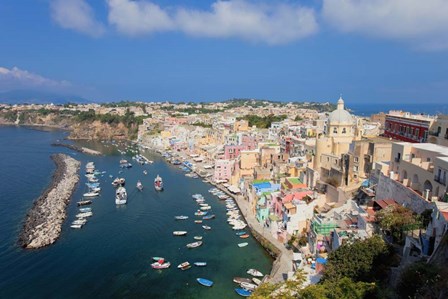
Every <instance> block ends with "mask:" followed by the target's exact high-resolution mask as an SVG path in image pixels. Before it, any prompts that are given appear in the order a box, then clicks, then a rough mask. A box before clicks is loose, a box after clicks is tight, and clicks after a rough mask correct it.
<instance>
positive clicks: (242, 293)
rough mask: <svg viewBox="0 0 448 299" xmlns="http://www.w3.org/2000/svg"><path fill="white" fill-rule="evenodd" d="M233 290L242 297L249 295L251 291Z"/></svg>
mask: <svg viewBox="0 0 448 299" xmlns="http://www.w3.org/2000/svg"><path fill="white" fill-rule="evenodd" d="M235 292H236V293H237V294H238V295H240V296H242V297H249V296H250V295H251V294H252V292H250V291H248V290H245V289H235Z"/></svg>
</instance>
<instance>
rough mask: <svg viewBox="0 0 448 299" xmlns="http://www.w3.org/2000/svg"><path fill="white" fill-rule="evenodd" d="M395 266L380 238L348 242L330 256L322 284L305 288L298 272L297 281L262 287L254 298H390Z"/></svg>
mask: <svg viewBox="0 0 448 299" xmlns="http://www.w3.org/2000/svg"><path fill="white" fill-rule="evenodd" d="M295 241H297V240H295ZM395 264H396V261H395V255H394V253H393V250H392V249H391V248H390V247H389V246H388V245H387V244H386V243H385V242H384V241H383V239H382V238H381V237H380V236H374V237H371V238H368V239H365V240H356V241H354V242H353V243H349V242H348V243H344V244H343V245H342V246H341V247H339V248H338V249H337V250H335V251H333V252H331V253H330V254H329V256H328V259H327V264H326V267H325V272H324V276H323V277H322V280H321V281H320V282H319V283H318V284H316V285H309V286H307V287H305V288H303V289H301V285H302V282H303V278H304V276H303V273H302V272H298V274H297V280H296V281H292V282H290V281H287V282H285V283H280V284H262V285H261V286H260V287H259V288H258V289H257V290H256V291H255V292H254V293H253V294H252V296H251V298H256V299H261V298H274V299H280V298H281V299H283V298H285V299H288V298H306V299H339V298H349V299H361V298H389V296H390V295H389V294H388V292H390V290H389V289H387V287H386V285H385V282H386V281H387V280H388V275H387V274H388V270H389V268H390V267H391V266H392V265H394V266H395Z"/></svg>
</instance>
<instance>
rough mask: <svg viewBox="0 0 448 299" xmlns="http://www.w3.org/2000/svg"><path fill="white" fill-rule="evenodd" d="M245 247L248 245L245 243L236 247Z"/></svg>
mask: <svg viewBox="0 0 448 299" xmlns="http://www.w3.org/2000/svg"><path fill="white" fill-rule="evenodd" d="M247 245H249V243H247V242H243V243H238V247H246V246H247Z"/></svg>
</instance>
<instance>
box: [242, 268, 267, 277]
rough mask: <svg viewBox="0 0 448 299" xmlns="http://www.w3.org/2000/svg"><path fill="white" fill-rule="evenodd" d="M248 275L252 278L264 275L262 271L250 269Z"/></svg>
mask: <svg viewBox="0 0 448 299" xmlns="http://www.w3.org/2000/svg"><path fill="white" fill-rule="evenodd" d="M246 273H247V274H250V275H252V276H255V277H263V274H262V273H261V272H260V271H258V270H256V269H249V270H247V272H246Z"/></svg>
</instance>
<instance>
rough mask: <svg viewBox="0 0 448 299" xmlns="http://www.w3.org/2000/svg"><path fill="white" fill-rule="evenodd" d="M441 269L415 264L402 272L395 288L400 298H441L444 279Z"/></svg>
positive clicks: (425, 264) (423, 263)
mask: <svg viewBox="0 0 448 299" xmlns="http://www.w3.org/2000/svg"><path fill="white" fill-rule="evenodd" d="M440 272H441V269H440V268H439V267H438V266H436V265H428V264H427V263H425V262H417V263H415V264H412V265H409V266H408V267H407V268H406V269H404V270H403V272H402V273H401V276H400V280H399V282H398V286H397V293H398V294H399V296H400V297H401V298H441V297H440V296H439V295H438V294H440V291H441V289H443V287H444V281H445V280H444V279H442V276H441V275H440Z"/></svg>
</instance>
